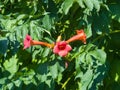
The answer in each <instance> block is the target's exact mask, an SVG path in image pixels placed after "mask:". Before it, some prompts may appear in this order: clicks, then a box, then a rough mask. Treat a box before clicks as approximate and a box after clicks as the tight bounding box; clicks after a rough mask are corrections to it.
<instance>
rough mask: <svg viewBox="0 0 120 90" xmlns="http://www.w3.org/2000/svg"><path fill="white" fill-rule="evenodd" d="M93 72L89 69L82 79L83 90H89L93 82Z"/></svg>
mask: <svg viewBox="0 0 120 90" xmlns="http://www.w3.org/2000/svg"><path fill="white" fill-rule="evenodd" d="M92 77H93V71H92V70H90V69H88V70H87V72H86V73H85V74H84V75H83V77H82V78H81V83H82V85H81V90H88V86H89V84H90V83H91V81H92Z"/></svg>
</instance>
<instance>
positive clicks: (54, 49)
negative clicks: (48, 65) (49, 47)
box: [53, 45, 60, 54]
mask: <svg viewBox="0 0 120 90" xmlns="http://www.w3.org/2000/svg"><path fill="white" fill-rule="evenodd" d="M59 51H60V50H59V48H58V46H57V45H55V46H54V48H53V52H54V53H55V54H58V53H59Z"/></svg>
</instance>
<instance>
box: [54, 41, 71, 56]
mask: <svg viewBox="0 0 120 90" xmlns="http://www.w3.org/2000/svg"><path fill="white" fill-rule="evenodd" d="M70 50H72V47H71V46H70V45H68V44H67V43H66V42H65V41H60V42H56V45H55V46H54V48H53V52H54V53H55V54H58V55H60V56H61V57H64V56H66V55H67V54H68V52H69V51H70Z"/></svg>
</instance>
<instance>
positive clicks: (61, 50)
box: [23, 30, 86, 57]
mask: <svg viewBox="0 0 120 90" xmlns="http://www.w3.org/2000/svg"><path fill="white" fill-rule="evenodd" d="M76 32H77V34H76V35H74V36H73V37H71V38H70V39H68V40H66V41H61V36H58V38H57V40H56V42H55V43H52V44H50V43H47V42H41V41H36V40H32V38H31V36H29V35H26V37H25V39H24V48H23V49H26V48H29V47H30V46H33V45H42V46H46V47H48V48H51V49H53V53H55V54H58V55H60V56H61V57H65V56H66V55H67V54H68V52H69V51H71V50H72V47H71V46H70V45H69V43H70V42H73V41H76V40H81V41H82V42H83V43H84V44H86V34H85V33H84V31H83V30H76Z"/></svg>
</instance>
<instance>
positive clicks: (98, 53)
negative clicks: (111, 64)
mask: <svg viewBox="0 0 120 90" xmlns="http://www.w3.org/2000/svg"><path fill="white" fill-rule="evenodd" d="M88 55H92V56H93V57H94V58H95V59H97V60H99V61H100V62H101V63H102V64H104V63H105V61H106V53H105V52H104V51H103V50H100V49H96V50H93V51H90V52H89V53H88Z"/></svg>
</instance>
